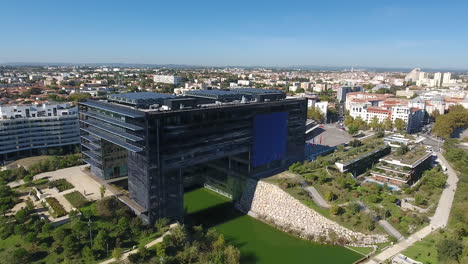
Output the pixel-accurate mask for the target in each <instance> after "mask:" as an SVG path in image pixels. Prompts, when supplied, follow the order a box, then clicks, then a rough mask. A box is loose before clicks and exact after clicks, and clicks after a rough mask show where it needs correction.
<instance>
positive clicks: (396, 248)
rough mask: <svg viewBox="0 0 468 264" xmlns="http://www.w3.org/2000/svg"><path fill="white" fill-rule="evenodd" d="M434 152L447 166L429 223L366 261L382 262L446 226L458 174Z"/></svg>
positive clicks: (370, 262)
mask: <svg viewBox="0 0 468 264" xmlns="http://www.w3.org/2000/svg"><path fill="white" fill-rule="evenodd" d="M436 154H437V156H438V157H439V160H440V161H441V163H443V164H444V165H445V167H447V174H448V178H447V184H446V187H445V189H444V191H443V192H442V195H441V196H440V199H439V203H438V205H437V208H436V211H435V214H434V216H432V217H431V222H430V224H429V225H428V226H426V227H424V228H423V229H421V230H419V231H418V232H416V233H414V234H413V235H411V236H409V237H408V238H406V239H404V240H402V241H400V242H398V243H397V244H395V245H393V246H391V247H389V248H387V249H386V250H384V251H382V252H381V253H380V254H378V255H377V256H375V257H373V258H371V259H370V260H369V261H367V262H366V263H369V264H377V263H382V262H383V261H385V260H387V259H389V258H391V257H393V256H395V255H396V254H398V253H400V252H402V251H404V250H405V249H407V248H409V247H410V246H412V245H413V244H414V243H416V242H417V241H419V240H421V239H423V238H424V237H426V236H427V235H429V234H430V233H431V232H432V231H433V230H435V229H437V228H443V227H445V226H447V223H448V219H449V216H450V210H451V209H452V202H453V198H454V196H455V191H456V189H457V182H458V176H457V173H456V172H455V171H454V170H453V168H452V166H450V164H449V163H448V162H447V160H445V158H444V157H443V156H442V154H440V153H436Z"/></svg>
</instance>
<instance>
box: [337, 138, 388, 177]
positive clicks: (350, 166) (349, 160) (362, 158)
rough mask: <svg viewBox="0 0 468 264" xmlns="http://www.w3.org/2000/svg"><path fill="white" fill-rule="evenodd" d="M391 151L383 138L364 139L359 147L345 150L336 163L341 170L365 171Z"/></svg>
mask: <svg viewBox="0 0 468 264" xmlns="http://www.w3.org/2000/svg"><path fill="white" fill-rule="evenodd" d="M389 152H390V147H389V146H387V145H386V144H385V143H384V142H383V140H381V139H377V138H372V139H368V140H365V141H363V145H361V146H359V147H354V148H351V149H349V150H347V151H345V152H343V153H342V155H341V157H338V161H337V162H336V163H335V165H336V166H337V167H338V169H339V170H340V171H341V172H347V171H350V172H353V173H354V172H363V171H364V170H365V169H367V168H369V167H370V166H372V164H373V163H374V162H376V161H378V159H379V158H381V157H382V156H384V155H386V154H388V153H389Z"/></svg>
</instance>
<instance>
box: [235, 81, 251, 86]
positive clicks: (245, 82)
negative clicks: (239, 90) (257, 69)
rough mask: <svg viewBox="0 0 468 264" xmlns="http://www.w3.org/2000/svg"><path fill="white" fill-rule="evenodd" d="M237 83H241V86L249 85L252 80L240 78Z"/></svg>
mask: <svg viewBox="0 0 468 264" xmlns="http://www.w3.org/2000/svg"><path fill="white" fill-rule="evenodd" d="M237 84H238V85H240V86H249V85H250V81H249V80H238V81H237Z"/></svg>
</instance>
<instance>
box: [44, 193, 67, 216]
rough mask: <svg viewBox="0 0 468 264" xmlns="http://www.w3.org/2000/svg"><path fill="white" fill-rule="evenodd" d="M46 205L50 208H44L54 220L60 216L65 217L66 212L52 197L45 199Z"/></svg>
mask: <svg viewBox="0 0 468 264" xmlns="http://www.w3.org/2000/svg"><path fill="white" fill-rule="evenodd" d="M45 200H46V202H47V204H49V206H50V207H48V206H46V207H47V208H48V209H49V213H50V215H52V216H53V217H54V218H59V217H62V216H65V215H67V211H65V208H63V205H62V204H60V202H59V201H58V200H57V199H56V198H54V197H47V198H45Z"/></svg>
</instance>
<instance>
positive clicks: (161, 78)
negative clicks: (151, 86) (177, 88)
mask: <svg viewBox="0 0 468 264" xmlns="http://www.w3.org/2000/svg"><path fill="white" fill-rule="evenodd" d="M153 81H154V82H155V83H168V84H173V85H178V84H179V83H180V82H181V81H182V78H180V77H178V76H175V75H154V76H153Z"/></svg>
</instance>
